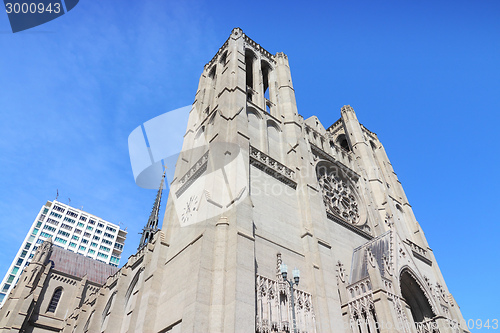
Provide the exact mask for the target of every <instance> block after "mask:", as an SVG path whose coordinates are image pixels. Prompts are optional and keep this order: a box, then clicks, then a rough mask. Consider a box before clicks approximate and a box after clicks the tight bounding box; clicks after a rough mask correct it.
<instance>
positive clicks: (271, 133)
mask: <svg viewBox="0 0 500 333" xmlns="http://www.w3.org/2000/svg"><path fill="white" fill-rule="evenodd" d="M266 125H267V143H268V152H269V156H271V157H272V158H274V159H277V160H278V161H280V160H281V128H280V126H279V125H278V124H277V123H276V122H275V121H274V120H271V119H269V120H267V124H266Z"/></svg>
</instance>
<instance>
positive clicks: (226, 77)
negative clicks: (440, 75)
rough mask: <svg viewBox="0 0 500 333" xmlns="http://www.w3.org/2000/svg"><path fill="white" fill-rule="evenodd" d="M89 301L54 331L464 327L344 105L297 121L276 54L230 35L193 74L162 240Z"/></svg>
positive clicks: (151, 242) (398, 190) (375, 152)
mask: <svg viewBox="0 0 500 333" xmlns="http://www.w3.org/2000/svg"><path fill="white" fill-rule="evenodd" d="M166 144H167V143H166ZM153 220H154V219H153ZM156 225H157V224H156V223H154V226H156ZM141 244H142V243H141ZM287 266H288V267H290V268H293V270H290V272H288V270H287V269H286V267H287ZM292 272H293V274H292ZM288 273H291V274H288ZM292 275H293V279H291V277H292ZM287 276H288V277H290V278H287ZM115 288H116V289H115ZM113 295H115V296H113ZM92 297H94V298H92ZM92 297H90V298H89V299H88V301H87V302H86V303H85V305H84V307H82V309H85V314H83V312H78V311H76V312H75V314H74V315H73V316H72V317H71V318H72V320H73V321H72V322H70V323H69V324H68V330H66V331H68V332H71V328H72V327H73V328H75V327H76V332H80V331H81V328H82V327H91V328H92V329H94V328H95V329H96V330H98V329H99V327H101V329H102V326H100V325H101V324H100V321H99V320H101V321H102V319H101V318H100V317H103V316H104V313H107V314H108V313H109V314H110V316H109V322H108V323H107V325H108V326H107V327H114V328H116V330H118V329H119V330H121V331H122V332H126V331H127V330H128V331H148V332H252V331H255V332H262V333H263V332H282V333H284V332H294V331H296V332H309V333H314V332H346V333H347V332H356V333H368V332H370V333H386V332H387V333H388V332H394V331H397V332H411V333H420V332H448V331H449V332H459V331H460V330H464V331H466V330H465V328H466V326H463V318H462V315H461V313H460V309H459V307H458V305H457V304H456V303H455V301H454V299H453V296H452V295H451V293H450V292H449V291H448V289H447V287H446V285H445V282H444V278H443V276H442V275H441V272H440V270H439V267H438V265H437V262H436V259H435V257H434V255H433V253H432V250H431V248H430V247H429V245H428V244H427V241H426V239H425V236H424V234H423V231H422V230H421V228H420V226H419V224H418V222H417V220H416V219H415V216H414V215H413V212H412V208H411V205H410V204H409V202H408V199H407V198H406V196H405V194H404V191H403V188H402V186H401V184H400V182H399V181H398V179H397V175H396V173H395V172H394V170H393V168H392V165H391V163H390V161H389V159H388V157H387V154H386V153H385V150H384V148H383V145H382V144H381V142H380V141H379V139H378V137H377V135H376V134H375V133H373V132H371V131H370V130H368V129H367V128H366V127H365V126H363V125H362V124H361V123H360V122H359V121H358V118H357V116H356V114H355V112H354V109H353V108H352V107H351V106H349V105H346V106H344V107H342V109H341V111H340V119H339V120H337V121H336V122H335V123H334V124H332V125H331V126H329V127H325V126H323V124H322V123H321V121H320V120H319V119H318V118H317V117H316V116H312V117H309V118H307V119H304V118H303V117H302V116H301V115H300V114H299V113H298V110H297V105H296V101H295V91H294V88H293V84H292V78H291V71H290V67H289V63H288V57H287V56H286V55H285V54H284V53H276V54H274V55H273V54H271V53H270V52H268V51H266V50H265V49H264V48H263V47H262V46H261V45H259V44H258V43H256V42H255V41H253V40H252V39H251V38H249V37H248V36H247V35H246V34H244V33H243V31H242V30H241V29H239V28H236V29H233V31H232V32H231V34H230V36H229V38H228V39H227V40H226V42H225V43H224V44H223V45H222V47H221V48H220V49H219V50H218V51H217V53H216V54H215V56H214V57H213V58H212V59H211V60H210V61H209V62H208V63H207V64H206V65H205V66H204V68H203V72H202V74H201V77H200V81H199V85H198V90H197V92H196V95H195V100H194V103H193V107H192V109H191V111H190V115H189V121H188V126H187V129H186V132H185V135H184V142H183V147H182V151H181V153H180V155H179V158H178V160H177V164H176V167H175V175H174V178H173V180H172V182H171V184H170V192H169V197H168V202H167V207H166V211H165V216H164V220H163V225H162V229H161V230H160V231H159V232H156V233H155V234H154V235H153V236H152V238H151V237H148V242H144V244H143V246H142V247H140V248H139V250H138V252H137V254H136V255H134V256H131V257H130V259H129V261H128V262H127V264H126V265H125V266H124V267H123V268H122V269H121V270H120V271H119V272H118V273H117V274H115V275H114V276H113V277H110V279H109V280H108V282H107V283H106V286H105V287H104V288H103V289H102V290H101V292H100V294H99V295H97V296H95V295H94V296H92ZM113 297H114V298H113ZM79 311H80V310H79ZM81 311H83V310H81ZM89 313H95V314H96V315H95V316H94V317H92V315H88V314H89ZM101 313H102V314H103V316H101ZM104 317H105V316H104ZM450 330H451V331H450ZM460 332H461V331H460Z"/></svg>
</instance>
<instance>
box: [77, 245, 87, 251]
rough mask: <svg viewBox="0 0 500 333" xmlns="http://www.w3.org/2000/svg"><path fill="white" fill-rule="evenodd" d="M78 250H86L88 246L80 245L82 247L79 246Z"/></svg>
mask: <svg viewBox="0 0 500 333" xmlns="http://www.w3.org/2000/svg"><path fill="white" fill-rule="evenodd" d="M78 250H80V251H85V250H87V248H86V247H85V246H83V245H80V247H79V248H78Z"/></svg>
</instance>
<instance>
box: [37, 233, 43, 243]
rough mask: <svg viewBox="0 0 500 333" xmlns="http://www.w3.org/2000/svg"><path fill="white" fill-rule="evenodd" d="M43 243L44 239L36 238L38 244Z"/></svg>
mask: <svg viewBox="0 0 500 333" xmlns="http://www.w3.org/2000/svg"><path fill="white" fill-rule="evenodd" d="M40 236H41V235H40ZM42 243H43V239H40V238H38V239H37V240H36V244H42Z"/></svg>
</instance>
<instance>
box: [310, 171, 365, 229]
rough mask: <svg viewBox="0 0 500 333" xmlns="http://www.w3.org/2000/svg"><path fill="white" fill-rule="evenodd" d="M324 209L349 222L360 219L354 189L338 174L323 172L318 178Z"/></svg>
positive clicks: (355, 221)
mask: <svg viewBox="0 0 500 333" xmlns="http://www.w3.org/2000/svg"><path fill="white" fill-rule="evenodd" d="M318 181H319V184H320V185H321V190H322V194H323V202H324V203H325V206H326V209H327V210H328V211H329V212H331V213H333V214H335V215H337V216H340V217H341V218H343V219H344V220H346V221H347V222H349V223H351V224H357V223H358V222H359V219H360V214H359V206H358V202H357V200H356V197H355V196H354V191H353V190H352V189H351V188H350V186H349V184H348V183H347V182H346V181H344V180H343V179H342V178H340V177H339V176H336V175H334V174H331V173H330V174H329V173H325V174H323V175H321V176H320V177H319V179H318Z"/></svg>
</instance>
